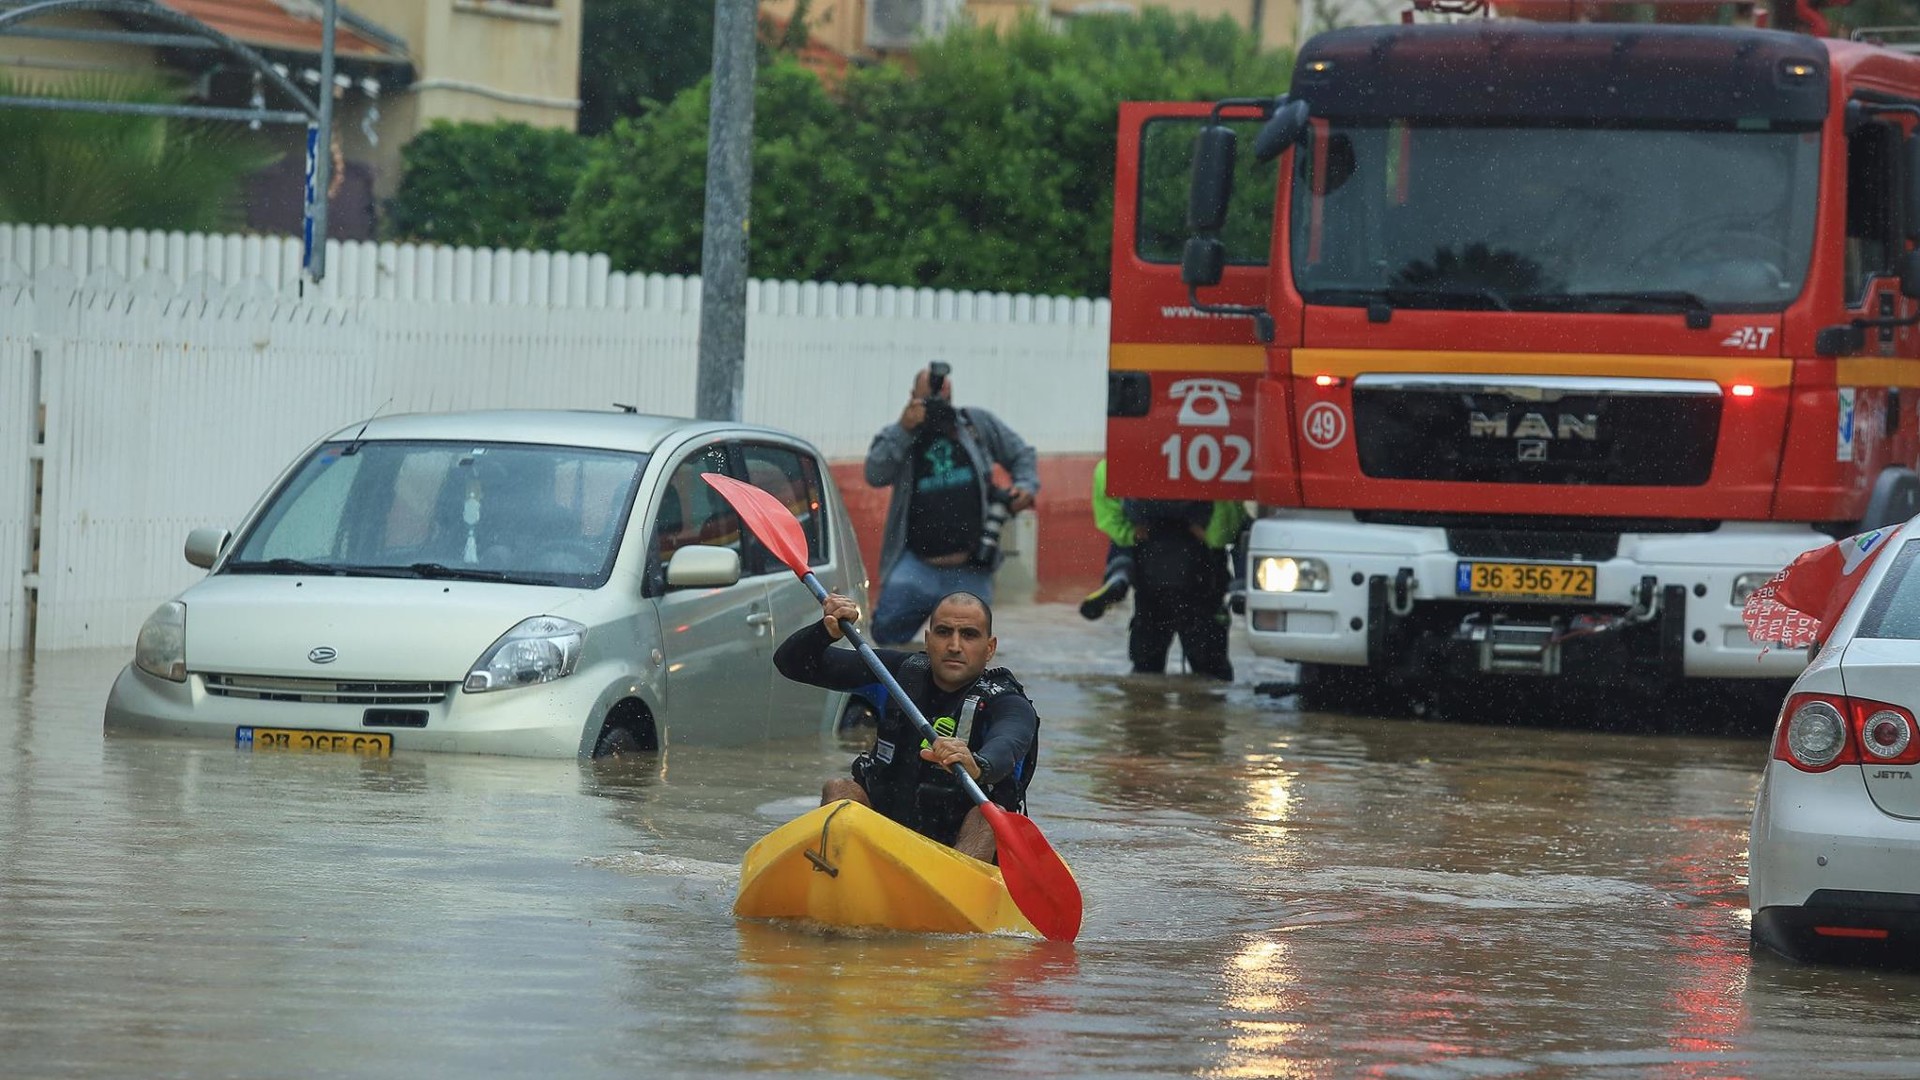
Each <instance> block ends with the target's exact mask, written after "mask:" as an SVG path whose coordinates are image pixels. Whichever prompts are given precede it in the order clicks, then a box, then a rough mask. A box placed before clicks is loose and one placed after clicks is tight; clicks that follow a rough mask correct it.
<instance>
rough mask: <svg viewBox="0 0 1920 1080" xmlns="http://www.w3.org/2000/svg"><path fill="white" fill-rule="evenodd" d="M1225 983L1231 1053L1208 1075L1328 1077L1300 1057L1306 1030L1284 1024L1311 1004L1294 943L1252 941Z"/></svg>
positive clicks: (1238, 955) (1234, 962)
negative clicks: (1291, 1015)
mask: <svg viewBox="0 0 1920 1080" xmlns="http://www.w3.org/2000/svg"><path fill="white" fill-rule="evenodd" d="M1282 790H1283V791H1284V787H1283V788H1282ZM1224 981H1225V983H1226V1001H1225V1002H1224V1005H1225V1007H1226V1008H1227V1009H1228V1010H1230V1011H1231V1013H1230V1015H1229V1019H1228V1023H1229V1025H1230V1027H1229V1031H1228V1035H1227V1054H1226V1056H1225V1058H1224V1059H1223V1060H1222V1061H1221V1062H1220V1064H1218V1065H1217V1066H1215V1067H1213V1068H1211V1069H1208V1070H1207V1071H1206V1075H1208V1076H1217V1077H1226V1078H1239V1077H1277V1078H1283V1080H1297V1078H1303V1077H1317V1076H1324V1075H1328V1074H1327V1073H1326V1071H1325V1069H1324V1067H1323V1063H1319V1062H1316V1061H1313V1060H1310V1059H1306V1058H1303V1057H1302V1045H1301V1044H1302V1042H1303V1041H1304V1040H1305V1039H1306V1037H1307V1036H1308V1035H1309V1034H1310V1033H1309V1031H1308V1028H1307V1025H1306V1024H1304V1023H1302V1022H1300V1021H1296V1020H1290V1019H1286V1016H1287V1015H1288V1014H1290V1013H1293V1014H1297V1013H1299V1012H1300V1011H1302V1010H1304V1009H1305V1008H1306V1007H1307V1005H1308V1001H1307V995H1306V992H1305V991H1304V990H1302V989H1301V985H1300V984H1301V977H1300V972H1299V970H1298V968H1297V965H1296V964H1295V962H1294V960H1293V956H1292V945H1291V943H1290V942H1288V941H1286V940H1285V939H1284V938H1281V937H1274V938H1259V939H1255V940H1253V941H1249V942H1248V943H1247V944H1246V945H1245V946H1244V947H1243V948H1241V950H1240V951H1239V952H1238V953H1236V954H1235V955H1234V956H1233V958H1232V959H1231V960H1229V961H1228V968H1227V971H1226V972H1225V980H1224ZM1232 1014H1238V1015H1232Z"/></svg>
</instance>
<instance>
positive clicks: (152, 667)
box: [133, 600, 187, 682]
mask: <svg viewBox="0 0 1920 1080" xmlns="http://www.w3.org/2000/svg"><path fill="white" fill-rule="evenodd" d="M133 666H134V667H137V668H139V669H140V670H141V671H144V672H146V673H147V674H149V675H152V676H153V677H154V678H156V679H165V680H167V681H168V682H186V681H187V605H185V604H183V603H181V602H180V601H178V600H170V601H168V602H166V603H164V604H161V605H160V607H159V608H158V609H157V610H156V611H154V613H153V614H151V615H149V616H147V621H146V623H145V624H143V625H142V626H141V627H140V636H139V637H138V638H136V639H134V643H133Z"/></svg>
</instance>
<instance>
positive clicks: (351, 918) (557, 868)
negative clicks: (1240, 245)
mask: <svg viewBox="0 0 1920 1080" xmlns="http://www.w3.org/2000/svg"><path fill="white" fill-rule="evenodd" d="M1123 615H1124V612H1121V613H1116V615H1115V616H1110V617H1109V618H1108V619H1107V620H1104V621H1102V622H1100V623H1096V624H1088V623H1085V622H1083V621H1081V620H1080V619H1079V618H1078V616H1077V615H1076V614H1075V613H1074V611H1073V609H1072V608H1071V607H1069V606H1041V607H1030V608H1006V609H1004V610H1003V611H1002V612H1001V613H1000V619H999V625H998V627H997V629H998V632H999V635H1000V639H1001V643H1002V657H1003V659H1004V660H1006V661H1007V662H1008V663H1009V665H1010V666H1011V667H1013V669H1014V670H1015V672H1016V673H1017V674H1018V675H1020V676H1021V677H1023V678H1024V679H1025V680H1026V682H1027V685H1028V687H1029V689H1030V690H1031V692H1032V694H1033V696H1034V698H1035V700H1036V702H1037V704H1038V706H1039V711H1040V713H1041V716H1042V726H1041V737H1042V752H1041V772H1040V775H1039V779H1038V780H1037V782H1036V783H1035V785H1034V787H1033V790H1032V793H1031V794H1032V809H1033V814H1034V818H1035V820H1036V822H1037V823H1038V824H1039V826H1040V828H1041V829H1042V831H1043V832H1044V833H1045V834H1046V836H1047V837H1048V839H1049V840H1051V842H1052V843H1053V844H1054V846H1055V847H1056V848H1057V849H1058V850H1059V851H1060V852H1061V853H1062V854H1063V855H1064V856H1065V858H1066V859H1067V861H1068V862H1069V863H1070V864H1071V865H1072V866H1073V868H1074V870H1075V872H1076V874H1077V875H1078V877H1079V879H1080V882H1081V885H1082V888H1083V889H1084V891H1085V895H1086V900H1087V913H1086V924H1085V929H1084V931H1083V934H1082V937H1081V939H1080V941H1079V942H1078V944H1077V945H1076V946H1074V947H1066V946H1059V945H1048V944H1044V943H1036V942H1031V941H1026V940H1019V939H1007V938H911V937H898V936H874V937H846V936H838V937H835V936H824V935H819V934H814V933H807V932H802V931H797V930H793V929H787V928H781V927H775V926H765V925H743V924H737V923H736V922H735V921H734V919H733V918H732V915H731V912H730V905H731V903H732V898H733V887H734V879H735V876H736V874H737V869H738V864H739V858H740V855H741V853H742V852H743V851H744V850H745V848H746V847H747V846H748V844H750V843H751V842H752V841H753V840H754V839H756V838H758V837H759V836H760V835H761V834H762V833H764V832H766V831H767V830H768V829H769V828H771V827H772V826H773V825H775V824H777V823H779V822H780V821H783V820H785V819H787V818H789V817H792V816H793V815H795V814H797V813H799V812H801V811H803V810H804V809H806V808H808V807H809V806H811V805H812V803H813V802H814V800H815V798H816V797H817V793H818V790H819V785H820V782H821V780H822V779H824V778H826V777H828V776H831V775H839V774H841V773H842V772H843V770H844V768H845V764H846V761H847V759H848V758H849V757H850V756H851V753H852V748H851V747H850V746H848V745H843V744H841V743H839V742H837V741H836V740H833V739H825V738H820V737H817V736H815V735H811V734H798V735H795V736H794V737H792V738H791V739H788V740H786V741H783V742H781V743H778V744H776V745H771V746H765V747H754V748H750V749H744V750H742V749H730V750H716V749H702V748H694V747H685V746H673V747H670V748H669V749H668V750H667V751H666V752H665V753H663V754H662V755H660V756H658V757H653V758H647V759H645V760H643V761H642V762H640V763H638V764H623V765H615V766H593V765H590V764H586V763H578V762H572V761H563V762H550V761H522V760H510V759H495V758H483V757H469V756H458V755H425V756H423V755H405V754H403V755H401V756H399V757H396V758H392V759H387V760H360V759H356V758H353V757H348V756H344V755H339V756H299V755H286V754H268V753H261V754H247V753H241V752H237V751H236V750H234V749H233V748H232V747H231V746H229V745H226V744H224V743H220V742H214V741H195V740H182V739H164V740H155V739H144V738H131V737H118V736H116V737H114V738H111V739H104V738H103V737H102V735H101V730H100V713H101V706H102V702H103V701H104V699H105V695H106V692H107V688H108V684H109V683H110V681H111V679H112V678H113V675H114V674H115V672H116V671H117V670H118V669H119V667H120V666H121V665H122V664H123V663H124V662H125V660H126V658H127V654H126V653H125V652H122V651H111V652H96V651H87V652H64V653H52V654H48V655H45V656H42V657H41V658H40V659H39V660H38V661H37V662H36V663H33V664H30V665H29V664H27V663H25V662H24V661H22V660H21V658H19V657H17V656H16V657H13V658H11V660H10V661H0V761H3V762H4V767H0V1061H4V1062H5V1069H4V1072H5V1073H6V1074H7V1075H9V1076H17V1077H33V1078H53V1077H109V1076H126V1077H133V1076H139V1077H194V1078H205V1077H229V1076H230V1077H253V1076H274V1077H309V1076H312V1077H319V1076H327V1077H361V1076H369V1077H371V1076H409V1077H416V1076H429V1077H439V1076H444V1077H522V1076H535V1075H538V1076H557V1077H568V1078H577V1080H587V1078H597V1077H622V1078H631V1077H636V1076H729V1075H740V1074H749V1073H765V1072H781V1073H791V1074H799V1075H811V1076H821V1077H841V1076H881V1077H933V1076H943V1075H957V1074H960V1073H963V1072H964V1073H965V1074H966V1075H970V1076H971V1075H1021V1076H1027V1075H1040V1076H1045V1075H1079V1074H1100V1075H1112V1076H1189V1075H1194V1076H1213V1077H1347V1076H1406V1077H1492V1076H1517V1075H1525V1076H1600V1077H1612V1076H1620V1077H1629V1076H1631V1077H1639V1076H1674V1077H1720V1076H1755V1077H1792V1078H1799V1077H1806V1076H1832V1075H1847V1076H1887V1077H1892V1076H1911V1075H1913V1074H1914V1071H1915V1068H1916V1066H1915V1064H1914V1061H1915V1060H1916V1059H1920V1025H1916V1024H1915V1023H1914V1022H1913V1021H1912V1020H1911V1019H1910V1018H1909V1017H1908V1016H1907V1015H1906V1012H1907V1002H1908V1001H1909V1000H1910V999H1912V997H1913V996H1914V995H1915V994H1916V992H1920V978H1915V977H1913V976H1909V975H1902V974H1888V973H1879V972H1871V971H1855V970H1847V969H1832V968H1817V967H1800V966H1795V965H1792V964H1789V963H1787V962H1785V961H1781V960H1778V959H1775V958H1772V957H1770V956H1765V955H1750V953H1749V950H1748V944H1747V926H1746V912H1745V893H1744V873H1745V846H1746V827H1747V815H1748V813H1749V810H1750V808H1751V805H1752V796H1753V790H1754V787H1755V784H1756V782H1757V779H1758V774H1759V767H1760V764H1761V761H1762V757H1763V755H1764V753H1765V740H1764V737H1763V736H1762V735H1759V734H1748V735H1745V736H1732V737H1697V736H1679V735H1639V734H1618V733H1605V732H1595V731H1585V730H1580V729H1577V728H1564V727H1562V728H1551V729H1549V728H1533V727H1515V726H1477V725H1470V724H1463V723H1452V722H1432V721H1419V720H1413V719H1390V720H1381V719H1367V718H1360V717H1350V716H1337V715H1323V714H1303V713H1301V712H1298V711H1297V710H1296V709H1295V708H1294V702H1293V701H1292V699H1275V698H1272V697H1268V696H1263V695H1260V694H1257V693H1255V692H1254V691H1253V689H1252V686H1253V684H1254V683H1255V682H1257V681H1259V680H1261V679H1267V678H1278V677H1282V676H1283V675H1284V674H1285V669H1284V668H1283V667H1282V666H1280V665H1275V664H1263V663H1257V662H1255V661H1254V660H1253V659H1252V658H1251V656H1249V655H1248V654H1246V653H1245V652H1244V650H1241V649H1238V648H1236V653H1235V660H1236V663H1238V664H1239V665H1240V667H1241V672H1240V681H1239V683H1238V684H1236V685H1235V686H1234V687H1232V688H1225V689H1223V688H1218V687H1215V686H1211V685H1208V684H1203V683H1198V682H1192V681H1188V680H1186V679H1182V678H1173V679H1159V678H1152V679H1145V678H1131V677H1125V676H1122V675H1121V674H1120V672H1122V671H1124V667H1125V661H1124V653H1125V649H1124V636H1125V623H1124V618H1123V617H1120V616H1123ZM1089 672H1091V674H1089ZM1756 730H1758V728H1756Z"/></svg>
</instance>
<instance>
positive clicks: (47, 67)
mask: <svg viewBox="0 0 1920 1080" xmlns="http://www.w3.org/2000/svg"><path fill="white" fill-rule="evenodd" d="M0 10H11V7H8V8H0ZM21 25H25V26H33V27H38V28H43V29H55V28H68V29H80V30H118V29H121V27H120V26H119V24H117V23H115V22H112V21H111V20H108V19H106V18H103V17H101V16H98V15H90V14H80V13H72V14H63V15H51V16H42V17H40V18H37V19H34V20H32V21H31V22H28V23H25V24H21ZM159 70H160V69H159V68H158V67H157V61H156V59H155V53H154V50H152V49H148V48H143V47H141V46H138V45H116V44H110V43H106V42H96V41H57V40H53V39H50V38H37V37H16V36H13V35H4V36H0V72H4V73H5V74H6V76H7V77H8V78H9V79H12V80H15V81H16V82H17V83H19V84H25V85H29V86H49V85H59V84H61V83H67V82H71V81H73V80H75V79H82V78H89V77H97V76H98V75H100V74H102V73H117V72H142V73H145V72H157V71H159Z"/></svg>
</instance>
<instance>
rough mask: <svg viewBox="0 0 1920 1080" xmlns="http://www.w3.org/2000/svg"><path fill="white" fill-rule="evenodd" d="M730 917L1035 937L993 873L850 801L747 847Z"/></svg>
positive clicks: (796, 821)
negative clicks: (1009, 933)
mask: <svg viewBox="0 0 1920 1080" xmlns="http://www.w3.org/2000/svg"><path fill="white" fill-rule="evenodd" d="M733 913H734V914H735V915H737V916H739V917H741V918H747V919H808V920H812V921H814V922H818V923H823V924H825V925H827V926H847V927H873V928H879V929H886V930H905V931H912V932H916V933H927V934H983V933H997V932H1012V933H1019V934H1029V935H1032V936H1034V937H1039V936H1040V934H1039V932H1038V931H1036V930H1035V929H1034V928H1033V924H1032V923H1030V922H1028V921H1027V919H1026V916H1024V915H1022V914H1020V909H1019V908H1017V907H1015V906H1014V903H1013V898H1012V897H1011V896H1008V895H1007V887H1006V885H1005V884H1004V883H1003V882H1002V881H1001V880H1000V869H999V867H996V866H993V865H992V864H990V863H983V862H981V861H980V860H978V859H974V858H970V857H968V856H966V855H962V854H960V853H959V852H957V851H955V850H953V849H952V848H950V847H948V846H946V845H945V844H941V843H937V842H935V841H933V840H929V839H927V838H926V837H924V836H921V835H920V834H919V833H916V832H914V831H913V830H911V829H908V828H906V827H905V826H903V825H898V824H895V823H894V822H893V821H891V820H889V819H888V818H886V817H885V816H883V815H881V814H879V813H877V812H876V811H873V810H870V809H868V808H867V807H864V806H861V805H860V804H859V803H856V802H849V801H841V802H837V803H832V804H830V805H827V806H822V807H820V808H819V809H818V810H814V811H811V812H810V813H806V814H803V815H801V816H800V817H797V818H795V819H793V820H792V821H789V822H787V823H786V824H785V825H782V826H780V827H779V828H777V829H775V830H773V831H772V832H770V833H768V834H767V835H765V836H763V837H761V838H760V840H759V842H757V843H755V844H754V845H753V846H752V847H750V848H748V849H747V854H746V858H744V859H743V860H741V863H740V895H739V898H738V899H736V900H735V901H734V902H733Z"/></svg>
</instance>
